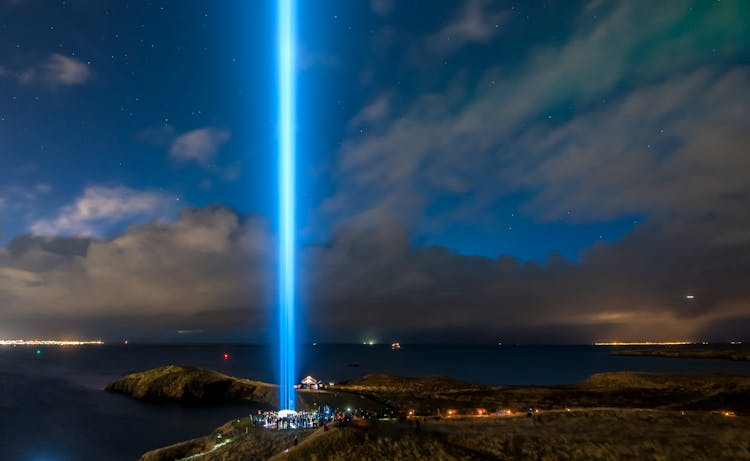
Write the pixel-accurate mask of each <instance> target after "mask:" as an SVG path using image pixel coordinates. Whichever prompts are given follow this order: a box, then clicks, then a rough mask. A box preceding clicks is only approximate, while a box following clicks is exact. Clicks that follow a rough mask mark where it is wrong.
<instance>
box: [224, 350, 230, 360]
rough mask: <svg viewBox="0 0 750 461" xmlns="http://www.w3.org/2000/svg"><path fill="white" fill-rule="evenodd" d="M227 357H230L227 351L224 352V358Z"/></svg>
mask: <svg viewBox="0 0 750 461" xmlns="http://www.w3.org/2000/svg"><path fill="white" fill-rule="evenodd" d="M227 359H229V354H227V353H226V352H224V360H227Z"/></svg>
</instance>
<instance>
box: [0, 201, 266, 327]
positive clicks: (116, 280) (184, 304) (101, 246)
mask: <svg viewBox="0 0 750 461" xmlns="http://www.w3.org/2000/svg"><path fill="white" fill-rule="evenodd" d="M115 208H120V207H119V206H115ZM136 208H138V209H142V208H144V207H141V206H138V207H136ZM146 208H148V207H146ZM107 209H108V210H109V209H111V207H107ZM91 214H95V215H102V214H105V215H109V214H111V213H110V212H109V211H108V212H105V211H102V210H99V211H92V212H91ZM274 250H275V246H274V245H273V244H272V243H271V241H270V237H269V235H268V230H267V229H266V224H265V222H264V221H263V220H262V219H260V218H257V217H244V218H242V217H240V216H238V215H237V214H236V213H234V212H232V211H230V210H228V209H225V208H222V207H208V208H203V209H184V210H183V211H182V212H181V213H180V216H179V219H177V221H175V222H165V221H152V222H150V223H147V224H138V225H133V226H131V227H129V228H128V229H127V230H125V231H124V232H122V233H120V234H118V235H115V236H114V237H112V238H108V239H99V238H93V237H88V238H81V237H60V236H54V237H53V236H44V237H42V236H31V235H27V236H19V237H16V238H15V239H14V240H13V241H12V242H10V243H9V244H8V245H7V246H0V305H2V307H0V319H2V320H0V322H1V323H2V324H3V325H2V326H0V336H6V335H11V336H13V335H14V334H16V333H18V331H19V330H14V331H13V332H11V331H8V328H11V326H9V325H13V328H15V327H18V328H21V329H23V328H25V329H26V330H25V331H26V332H28V334H32V335H33V334H36V333H39V332H40V331H45V332H46V331H50V330H55V331H56V332H57V333H60V331H59V330H60V329H65V328H68V327H69V326H70V325H71V324H73V325H78V330H77V333H78V334H84V333H82V332H81V329H87V328H88V329H87V331H86V333H88V334H91V335H94V336H99V335H101V334H102V331H108V329H110V328H111V329H113V330H116V331H118V333H113V334H116V335H120V334H128V335H129V337H136V336H138V334H139V333H140V334H142V333H143V332H147V331H150V330H151V329H159V328H162V329H161V330H160V331H161V332H162V334H163V333H164V331H169V332H171V333H174V331H176V330H177V329H206V330H211V329H213V328H215V327H217V326H218V327H221V328H224V329H231V328H232V325H246V324H247V323H248V322H255V324H254V326H256V327H257V326H258V325H259V322H258V320H257V319H258V318H261V317H264V316H265V309H267V307H268V305H269V303H268V302H267V293H266V289H267V287H268V286H270V284H271V282H270V281H269V277H271V275H269V274H272V273H273V272H272V271H271V270H268V268H267V267H265V264H267V263H268V261H269V259H270V258H271V253H272V252H273V251H274ZM261 266H263V267H261ZM35 319H45V320H44V321H36V320H35ZM51 319H56V320H59V321H60V322H59V323H57V324H55V321H54V320H51ZM14 322H15V323H14ZM29 322H30V323H29ZM19 325H20V326H19ZM29 325H34V327H32V328H30V327H29ZM81 325H83V327H82V326H81ZM123 329H125V330H127V329H130V331H129V333H124V332H122V331H123ZM19 334H20V333H19ZM131 334H132V336H131ZM115 337H121V336H115Z"/></svg>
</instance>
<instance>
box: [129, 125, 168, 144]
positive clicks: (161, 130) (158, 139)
mask: <svg viewBox="0 0 750 461" xmlns="http://www.w3.org/2000/svg"><path fill="white" fill-rule="evenodd" d="M176 136H177V135H176V130H175V128H174V127H173V126H172V125H170V124H164V125H160V126H157V127H152V128H146V129H145V130H143V131H141V132H139V133H137V134H136V135H135V139H136V140H137V141H138V142H142V143H145V144H149V145H151V146H154V147H163V146H168V145H170V144H171V143H172V141H174V139H175V137H176Z"/></svg>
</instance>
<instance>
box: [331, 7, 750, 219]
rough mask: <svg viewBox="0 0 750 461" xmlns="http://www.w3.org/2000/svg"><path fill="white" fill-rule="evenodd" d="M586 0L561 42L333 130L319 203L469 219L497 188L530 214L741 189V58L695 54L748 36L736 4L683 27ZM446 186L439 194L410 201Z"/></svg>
mask: <svg viewBox="0 0 750 461" xmlns="http://www.w3.org/2000/svg"><path fill="white" fill-rule="evenodd" d="M473 8H477V6H474V7H473ZM596 8H597V14H600V15H601V19H600V20H599V21H598V22H596V23H595V24H594V25H593V26H592V25H591V24H590V22H588V21H584V20H583V19H582V20H581V21H580V22H577V23H576V27H575V28H574V29H573V32H572V34H571V36H570V37H569V39H568V40H567V41H565V42H563V43H562V44H560V45H558V46H554V47H550V48H545V49H536V50H534V51H533V52H532V53H531V54H530V55H529V56H527V58H526V59H524V60H521V61H520V63H519V64H517V65H515V66H513V67H510V68H504V69H499V68H492V67H490V68H487V69H486V70H485V72H484V75H482V76H481V77H480V78H479V79H477V80H476V81H475V82H474V83H473V84H471V85H468V86H467V82H466V81H465V80H460V82H459V83H449V84H448V86H447V87H446V88H444V89H442V90H440V91H436V92H435V93H428V94H422V95H419V96H417V97H416V98H414V99H412V102H411V104H410V105H407V106H406V107H407V108H406V110H404V111H402V112H400V113H398V114H394V115H392V116H390V117H388V118H387V119H386V120H382V121H380V122H379V124H378V126H377V127H374V129H370V130H368V134H367V135H365V136H362V135H361V134H360V133H357V134H356V135H355V136H351V137H350V138H349V139H347V140H345V142H344V143H343V144H342V147H341V149H340V153H339V155H340V161H339V166H338V172H337V174H336V179H337V196H334V197H331V198H329V199H328V200H327V201H326V203H336V204H339V206H337V207H335V210H336V214H337V216H359V217H361V216H369V215H373V214H375V215H378V216H382V215H384V214H398V215H400V216H402V217H404V218H406V219H411V220H414V221H419V220H420V219H421V222H422V223H423V225H424V222H425V220H430V221H432V222H433V223H437V222H440V223H441V224H445V223H446V222H450V221H451V220H454V221H455V220H458V221H460V220H462V219H463V220H465V219H466V217H471V218H472V219H476V216H478V215H479V214H482V213H491V212H492V206H494V204H496V203H497V201H498V200H500V199H502V198H503V197H507V196H509V195H511V194H518V195H522V196H523V197H524V203H523V211H524V212H525V213H526V214H527V215H530V216H531V217H533V218H534V219H537V220H540V221H546V220H550V219H558V218H560V217H564V216H565V213H566V212H567V211H568V210H570V209H571V208H572V207H575V208H576V214H575V216H576V218H575V219H582V220H588V221H597V220H608V219H612V218H613V217H616V216H619V215H621V214H622V213H659V214H660V215H661V216H668V215H670V214H671V213H685V212H690V213H708V212H715V211H717V210H718V209H722V208H723V207H725V206H730V205H727V203H728V202H729V201H732V200H733V199H732V197H737V196H744V194H746V193H747V187H746V186H745V184H750V181H748V178H747V176H746V173H745V172H747V171H750V170H749V169H748V168H747V166H746V160H744V158H745V156H743V155H742V153H741V152H740V148H739V147H738V146H741V145H742V144H743V142H742V140H745V139H747V134H746V133H747V132H748V130H746V129H744V128H743V127H747V122H746V120H747V119H748V118H747V113H746V112H747V111H746V109H745V107H744V106H743V105H742V101H744V100H747V99H748V98H750V83H749V82H748V69H747V68H745V67H742V66H735V67H731V65H728V64H725V65H723V66H712V65H710V64H707V63H711V62H713V61H714V59H715V56H727V57H729V56H735V55H737V54H738V53H741V52H742V51H743V50H747V49H748V46H747V43H750V41H749V40H745V39H746V38H750V37H749V34H750V33H749V32H748V30H747V28H744V27H742V25H741V21H739V20H738V19H737V18H738V16H737V11H735V10H736V8H737V5H736V4H731V5H729V4H728V5H724V4H723V3H722V4H721V5H719V6H718V7H717V8H705V9H700V11H696V12H695V14H694V15H693V16H691V18H690V21H691V27H690V28H682V27H679V25H680V24H682V21H684V20H685V18H684V13H683V12H684V11H685V10H684V9H681V8H676V7H674V6H673V5H672V4H670V5H666V4H665V5H661V6H657V7H653V6H646V5H645V4H640V3H637V2H631V3H609V2H606V3H605V4H603V5H599V6H597V7H596ZM582 15H585V13H582ZM665 29H667V30H670V31H671V33H669V34H664V33H663V31H664V30H665ZM706 37H713V38H712V40H711V43H712V46H711V47H707V46H706V45H705V43H704V41H705V40H704V39H705V38H706ZM636 56H637V58H636ZM732 95H734V97H733V96H732ZM399 96H400V97H402V98H406V97H407V96H406V95H399ZM364 110H365V109H363V111H364ZM363 113H364V112H363ZM357 117H359V116H357ZM353 121H359V119H358V118H355V119H354V120H353ZM662 130H663V131H662ZM719 159H720V160H719ZM721 177H725V178H727V180H726V181H722V180H719V178H721ZM686 181H689V183H690V184H691V187H690V190H689V191H687V192H686V193H680V192H679V191H680V190H681V189H682V188H684V185H685V182H686ZM338 196H341V197H338ZM352 196H356V197H358V199H357V200H356V201H353V200H347V199H346V197H352ZM446 197H450V198H451V201H450V202H451V203H456V204H457V205H456V206H455V208H452V209H445V207H443V208H441V209H443V210H444V211H443V212H442V213H441V214H439V215H435V214H433V215H432V216H429V217H427V216H425V215H424V214H423V210H424V209H426V208H427V207H429V206H430V205H431V204H434V203H435V202H436V201H438V200H441V199H445V198H446ZM456 199H460V200H456ZM341 204H348V205H349V206H348V207H343V206H341ZM355 219H356V218H355ZM427 225H429V223H428V224H427Z"/></svg>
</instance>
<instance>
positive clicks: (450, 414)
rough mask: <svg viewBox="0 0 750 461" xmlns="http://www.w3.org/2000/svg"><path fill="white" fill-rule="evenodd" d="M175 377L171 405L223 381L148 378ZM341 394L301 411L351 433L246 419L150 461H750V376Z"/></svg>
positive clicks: (430, 383) (327, 392)
mask: <svg viewBox="0 0 750 461" xmlns="http://www.w3.org/2000/svg"><path fill="white" fill-rule="evenodd" d="M165 369H168V370H171V371H170V373H167V374H171V373H177V374H178V375H179V370H183V373H184V374H186V375H187V376H192V377H190V378H184V379H176V378H172V379H171V380H164V381H162V380H160V379H148V380H146V382H149V383H151V384H150V385H149V386H147V387H151V391H150V393H151V394H152V395H158V396H163V395H165V394H166V395H169V394H170V393H169V392H166V391H165V390H161V389H160V388H159V387H158V385H166V386H167V387H169V388H171V387H170V385H169V384H168V383H169V382H171V381H174V380H175V379H176V381H177V382H181V383H189V382H191V381H194V380H195V378H194V376H215V375H213V373H215V372H210V371H207V370H202V371H200V372H196V371H195V370H196V369H192V368H189V367H183V368H168V367H163V368H160V369H157V370H162V371H160V372H156V370H151V371H150V372H145V374H146V376H150V377H154V376H158V375H160V374H164V371H165ZM196 373H197V375H196ZM135 375H139V374H135ZM216 375H218V376H221V377H222V379H224V380H226V379H230V380H236V382H245V381H247V382H250V383H257V382H255V381H249V380H244V379H241V378H231V377H227V376H226V375H222V374H219V373H217V374H216ZM129 376H133V375H129ZM126 378H128V377H126ZM126 378H124V379H126ZM131 380H133V378H131ZM202 380H203V378H201V380H200V381H202ZM120 381H122V380H120ZM232 382H235V381H232ZM159 383H161V384H159ZM113 384H114V383H113ZM263 385H264V390H268V391H270V392H272V393H273V392H274V391H275V387H274V386H273V385H270V384H266V383H263ZM110 387H111V386H110ZM178 387H179V386H178ZM129 388H132V389H136V388H138V386H133V385H131V386H130V387H129ZM230 388H231V386H230ZM334 389H335V390H333V389H324V390H303V389H299V390H298V391H297V398H298V407H299V408H301V409H304V408H312V407H313V406H316V405H320V404H321V403H323V402H326V403H327V404H330V405H332V406H336V407H338V408H347V407H348V408H350V409H351V411H352V413H353V420H352V424H350V425H347V426H345V427H339V426H337V425H334V424H332V423H331V424H328V427H327V428H306V429H296V430H276V429H265V428H263V427H261V426H259V425H258V424H256V422H255V421H253V418H252V417H248V416H246V415H243V416H242V417H239V418H237V419H234V420H232V421H229V422H227V423H226V424H224V425H223V426H221V427H219V428H217V429H216V430H214V431H213V432H212V433H211V434H208V435H206V436H203V437H199V438H196V439H193V440H189V441H186V442H181V443H177V444H175V445H171V446H168V447H164V448H158V449H155V450H152V451H150V452H148V453H145V454H144V455H143V456H142V457H141V461H166V460H197V459H200V460H203V461H218V460H222V461H232V460H267V459H274V460H303V459H319V460H322V459H326V460H346V459H355V458H356V459H392V460H421V459H425V460H426V459H468V460H470V459H476V460H482V459H519V458H525V459H552V460H554V459H604V458H606V459H644V458H649V459H654V458H664V459H748V458H750V419H748V418H747V417H746V415H750V398H748V396H750V377H749V376H744V375H730V374H664V373H636V372H616V373H601V374H596V375H592V376H591V377H589V378H587V379H585V380H584V381H582V382H580V383H576V384H571V385H564V386H487V385H480V384H472V383H467V382H464V381H460V380H457V379H453V378H450V377H446V376H425V377H396V376H389V375H368V376H364V377H362V378H359V379H356V380H352V381H349V382H342V383H337V384H336V386H335V388H334ZM129 393H131V395H133V396H134V397H137V396H138V395H144V394H143V392H138V393H137V394H136V393H135V392H132V391H131V392H129ZM148 394H149V393H146V394H145V395H148ZM178 394H179V392H178ZM198 395H199V393H194V394H193V395H192V396H191V398H190V400H191V401H193V400H194V399H196V398H197V396H198ZM209 395H210V393H209ZM230 395H235V394H231V393H230ZM237 395H244V394H242V393H241V392H240V393H239V394H237ZM241 398H244V397H241ZM198 400H200V399H198ZM267 401H268V402H270V401H272V399H271V398H270V397H269V398H268V399H267ZM362 409H373V410H374V411H375V413H376V414H377V415H378V416H377V417H371V416H369V417H368V416H365V412H364V411H363V410H362ZM358 415H359V416H358ZM355 422H356V424H354V423H355Z"/></svg>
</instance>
